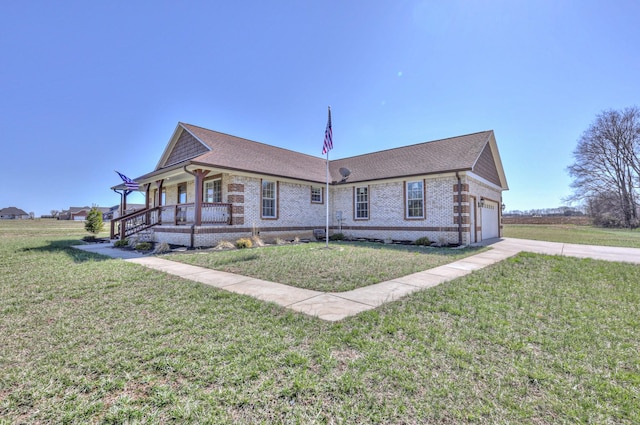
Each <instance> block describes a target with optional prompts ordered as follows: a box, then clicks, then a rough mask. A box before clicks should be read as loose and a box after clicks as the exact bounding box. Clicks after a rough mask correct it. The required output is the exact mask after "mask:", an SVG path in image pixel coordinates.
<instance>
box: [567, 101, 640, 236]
mask: <svg viewBox="0 0 640 425" xmlns="http://www.w3.org/2000/svg"><path fill="white" fill-rule="evenodd" d="M573 157H574V163H573V164H572V165H570V166H569V167H568V171H569V174H570V175H571V176H572V177H573V179H574V180H573V183H572V184H571V187H573V189H574V194H573V196H572V197H571V199H572V200H582V201H586V202H587V204H588V205H589V206H590V207H589V210H590V211H591V213H592V214H594V218H595V219H596V222H597V221H598V214H600V215H602V214H605V213H606V215H607V220H608V222H609V223H613V222H614V221H616V220H617V221H618V222H619V223H620V225H622V226H624V227H637V226H638V203H637V199H638V187H639V186H640V110H638V108H637V107H631V108H626V109H624V110H623V111H615V110H608V111H604V112H602V113H600V114H599V115H598V116H597V117H596V120H595V121H594V122H593V123H592V124H591V126H590V127H589V128H588V129H587V130H586V131H585V132H584V133H583V134H582V136H581V137H580V139H579V140H578V145H577V147H576V149H575V150H574V152H573ZM598 203H601V204H606V205H607V208H606V210H605V211H603V208H601V207H600V206H598Z"/></svg>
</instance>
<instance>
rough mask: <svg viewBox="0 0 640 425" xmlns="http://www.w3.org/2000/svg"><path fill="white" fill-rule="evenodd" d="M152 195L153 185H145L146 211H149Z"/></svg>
mask: <svg viewBox="0 0 640 425" xmlns="http://www.w3.org/2000/svg"><path fill="white" fill-rule="evenodd" d="M150 193H151V183H147V184H145V185H144V209H145V210H148V209H149V194H150Z"/></svg>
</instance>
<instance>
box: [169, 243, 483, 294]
mask: <svg viewBox="0 0 640 425" xmlns="http://www.w3.org/2000/svg"><path fill="white" fill-rule="evenodd" d="M482 250H484V248H465V249H450V248H431V247H417V246H405V245H384V244H380V243H363V242H356V243H349V242H331V243H330V245H329V249H327V248H326V246H325V244H324V243H307V244H300V245H275V246H265V247H261V248H254V249H242V250H232V251H203V252H199V253H196V254H192V253H189V254H186V255H185V254H174V255H167V256H165V258H167V259H169V260H174V261H180V262H184V263H188V264H193V265H197V266H202V267H207V268H211V269H216V270H222V271H226V272H230V273H237V274H241V275H244V276H251V277H256V278H259V279H264V280H268V281H272V282H279V283H284V284H286V285H291V286H296V287H299V288H305V289H313V290H316V291H325V292H342V291H349V290H351V289H355V288H359V287H363V286H369V285H372V284H374V283H378V282H382V281H385V280H391V279H394V278H398V277H402V276H406V275H408V274H411V273H416V272H419V271H423V270H426V269H430V268H433V267H437V266H440V265H443V264H447V263H450V262H452V261H455V260H459V259H461V258H464V257H466V256H469V255H473V254H477V253H478V252H481V251H482Z"/></svg>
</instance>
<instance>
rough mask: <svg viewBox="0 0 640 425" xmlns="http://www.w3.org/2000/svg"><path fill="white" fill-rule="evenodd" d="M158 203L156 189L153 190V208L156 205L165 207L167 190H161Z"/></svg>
mask: <svg viewBox="0 0 640 425" xmlns="http://www.w3.org/2000/svg"><path fill="white" fill-rule="evenodd" d="M160 196H161V198H160V203H158V189H153V206H154V207H157V206H158V205H166V203H167V190H166V189H164V188H163V189H162V194H161V195H160Z"/></svg>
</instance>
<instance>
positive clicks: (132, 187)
mask: <svg viewBox="0 0 640 425" xmlns="http://www.w3.org/2000/svg"><path fill="white" fill-rule="evenodd" d="M114 171H115V170H114ZM116 173H118V175H119V176H120V178H121V179H122V181H123V182H124V185H125V187H126V188H127V189H129V190H138V189H139V188H140V185H139V184H138V183H136V182H134V181H133V180H131V179H130V178H129V177H127V176H125V175H124V174H122V173H121V172H120V171H116Z"/></svg>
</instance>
